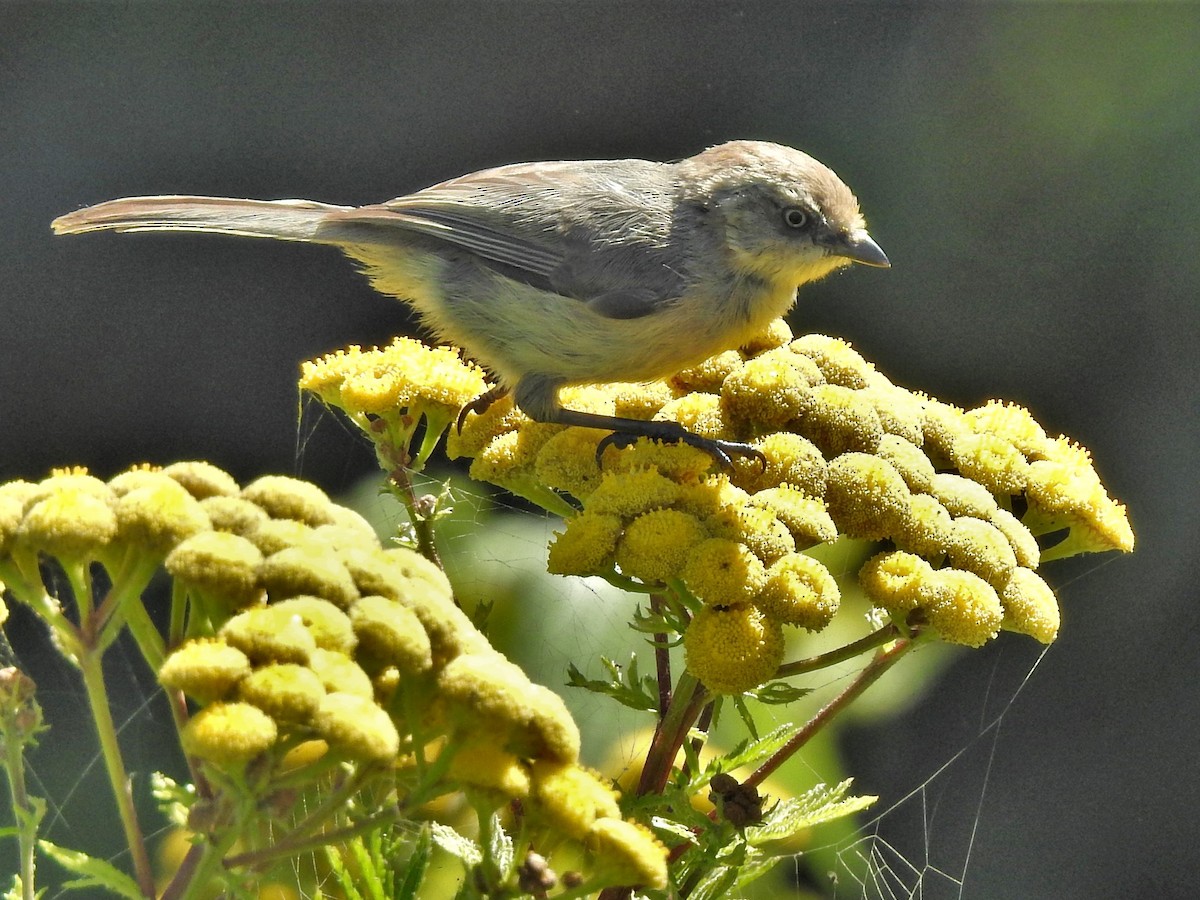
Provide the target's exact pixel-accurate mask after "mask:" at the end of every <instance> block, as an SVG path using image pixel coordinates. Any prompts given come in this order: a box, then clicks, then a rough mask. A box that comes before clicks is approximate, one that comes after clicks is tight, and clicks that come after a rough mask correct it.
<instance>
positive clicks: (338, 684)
mask: <svg viewBox="0 0 1200 900" xmlns="http://www.w3.org/2000/svg"><path fill="white" fill-rule="evenodd" d="M308 665H309V668H311V669H312V671H313V674H314V675H316V676H317V678H318V679H320V681H321V686H322V687H323V688H325V690H326V691H327V692H328V693H333V692H334V691H341V692H342V693H345V694H355V695H356V696H359V697H363V698H364V699H367V700H373V699H374V698H375V689H374V688H373V687H372V686H371V678H370V676H369V675H367V673H366V672H364V671H363V668H362V666H360V665H359V664H358V663H356V662H355V661H354V660H352V659H351V658H350V657H349V656H347V655H346V654H344V653H338V652H337V651H335V650H326V649H324V648H323V647H317V649H316V650H314V651H313V652H312V654H311V655H310V656H309V659H308Z"/></svg>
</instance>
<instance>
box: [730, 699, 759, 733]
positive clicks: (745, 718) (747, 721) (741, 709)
mask: <svg viewBox="0 0 1200 900" xmlns="http://www.w3.org/2000/svg"><path fill="white" fill-rule="evenodd" d="M733 706H734V709H736V710H737V711H738V715H739V716H741V718H742V724H743V725H745V726H746V730H747V731H748V732H750V737H751V738H752V739H753V740H758V726H757V725H755V724H754V716H752V715H750V707H748V706H747V705H746V698H745V697H743V696H742V695H741V694H738V695H737V696H735V697H734V698H733Z"/></svg>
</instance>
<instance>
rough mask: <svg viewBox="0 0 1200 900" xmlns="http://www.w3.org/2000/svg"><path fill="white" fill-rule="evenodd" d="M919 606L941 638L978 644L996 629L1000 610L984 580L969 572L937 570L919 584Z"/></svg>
mask: <svg viewBox="0 0 1200 900" xmlns="http://www.w3.org/2000/svg"><path fill="white" fill-rule="evenodd" d="M921 607H922V608H923V609H924V610H925V614H926V616H927V617H928V619H929V624H930V625H932V626H933V627H934V628H936V629H937V630H938V633H939V634H940V635H941V636H942V638H943V639H944V640H947V641H950V642H952V643H955V644H965V645H966V646H968V647H979V646H982V645H983V644H985V643H987V642H988V641H990V640H991V639H992V638H994V637H995V636H996V633H997V632H998V631H999V630H1000V623H1001V621H1002V620H1003V618H1004V609H1003V607H1001V605H1000V598H999V597H997V596H996V592H995V590H993V589H992V586H991V585H989V584H988V583H987V582H986V581H984V580H983V579H982V578H980V577H979V576H978V575H975V574H973V573H971V572H962V571H960V570H958V569H938V570H937V571H936V572H934V574H933V578H932V579H930V580H928V581H926V582H925V584H924V585H923V591H922V597H921Z"/></svg>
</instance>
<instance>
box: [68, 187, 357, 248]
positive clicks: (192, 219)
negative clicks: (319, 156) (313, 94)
mask: <svg viewBox="0 0 1200 900" xmlns="http://www.w3.org/2000/svg"><path fill="white" fill-rule="evenodd" d="M349 209H351V207H347V206H331V205H329V204H327V203H314V202H313V201H311V200H236V199H233V198H230V197H186V196H163V197H126V198H124V199H122V200H109V201H108V202H106V203H99V204H97V205H96V206H89V207H87V208H86V209H79V210H76V211H75V212H73V213H67V214H66V215H65V216H59V217H58V218H57V219H55V220H54V221H53V222H52V223H51V226H50V227H51V228H53V229H54V232H55V233H56V234H86V233H87V232H89V231H106V230H113V231H206V232H211V233H214V234H232V235H238V236H240V237H266V238H275V239H276V240H281V241H315V242H318V243H324V240H323V239H322V238H321V237H320V236H318V233H317V232H318V231H319V230H320V228H321V225H322V224H323V223H324V222H325V221H326V219H327V218H329V216H330V215H331V214H335V213H343V212H346V211H347V210H349Z"/></svg>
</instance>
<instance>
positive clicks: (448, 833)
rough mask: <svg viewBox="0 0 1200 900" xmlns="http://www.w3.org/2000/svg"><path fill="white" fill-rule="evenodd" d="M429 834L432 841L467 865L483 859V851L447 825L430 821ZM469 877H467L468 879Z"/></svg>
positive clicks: (474, 864)
mask: <svg viewBox="0 0 1200 900" xmlns="http://www.w3.org/2000/svg"><path fill="white" fill-rule="evenodd" d="M429 836H430V837H431V838H433V842H434V843H435V844H436V845H437V846H438V847H440V848H441V849H442V850H445V851H446V852H447V853H449V854H450V855H451V856H453V857H454V858H455V859H459V860H462V862H463V865H465V866H467V867H471V866H477V865H479V864H480V863H481V862H482V861H483V851H482V850H480V849H479V845H478V844H476V843H475V842H474V841H473V840H471V839H470V838H466V837H463V836H462V835H461V834H459V833H458V832H457V831H455V830H454V829H453V828H451V827H449V826H448V825H443V824H441V823H440V822H431V823H430V826H429ZM469 880H470V879H468V881H469Z"/></svg>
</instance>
